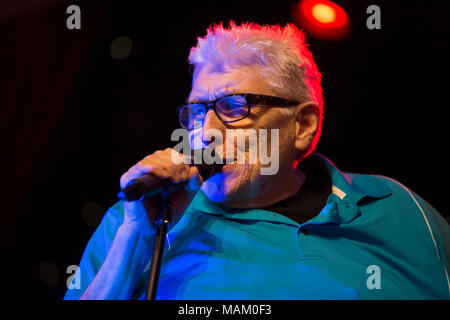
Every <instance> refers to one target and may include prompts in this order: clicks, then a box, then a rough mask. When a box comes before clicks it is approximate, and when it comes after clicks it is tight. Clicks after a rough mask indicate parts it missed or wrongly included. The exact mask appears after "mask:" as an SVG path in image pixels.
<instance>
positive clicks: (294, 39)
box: [189, 21, 323, 151]
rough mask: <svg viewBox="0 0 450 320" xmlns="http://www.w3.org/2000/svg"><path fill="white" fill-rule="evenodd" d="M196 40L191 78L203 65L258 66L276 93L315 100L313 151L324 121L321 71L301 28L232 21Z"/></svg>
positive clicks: (193, 49)
mask: <svg viewBox="0 0 450 320" xmlns="http://www.w3.org/2000/svg"><path fill="white" fill-rule="evenodd" d="M197 40H198V42H197V46H196V47H193V48H191V51H190V55H189V62H190V64H191V65H193V67H194V78H195V76H196V74H198V72H199V71H200V70H201V69H202V68H203V67H204V66H206V65H212V66H214V67H216V68H220V69H224V68H225V67H227V68H230V69H232V68H239V67H241V66H257V67H259V70H260V74H261V76H262V77H264V79H265V80H266V81H267V83H268V85H269V86H270V88H271V89H272V91H273V92H274V93H275V94H276V95H277V96H279V97H282V98H285V99H290V100H296V101H299V102H300V103H302V102H305V101H314V102H315V103H316V104H317V106H318V107H319V110H320V116H319V118H320V120H319V127H318V130H317V132H316V135H315V137H314V140H313V142H312V145H311V148H310V151H312V150H314V148H315V146H316V145H317V143H318V140H319V137H320V133H321V127H322V121H323V97H322V87H321V84H320V82H321V74H320V73H319V71H318V68H317V65H316V64H315V62H314V60H313V57H312V54H311V52H310V51H309V49H308V48H307V43H306V41H305V36H304V34H303V33H302V31H300V30H299V29H298V28H297V27H296V26H294V25H293V24H287V25H286V26H285V27H280V26H279V25H264V26H261V25H258V24H255V23H244V24H242V25H240V26H237V25H236V24H235V23H234V22H233V21H231V22H230V23H229V27H228V28H225V27H224V26H223V25H222V24H220V25H213V26H211V27H210V28H208V30H207V34H206V36H204V37H199V38H198V39H197ZM292 109H293V108H289V109H287V110H292ZM294 111H295V110H294Z"/></svg>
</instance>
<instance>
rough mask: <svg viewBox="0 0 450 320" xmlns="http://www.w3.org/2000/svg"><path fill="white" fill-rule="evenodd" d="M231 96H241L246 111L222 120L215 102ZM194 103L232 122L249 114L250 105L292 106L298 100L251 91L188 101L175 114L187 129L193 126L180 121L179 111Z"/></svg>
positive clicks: (296, 103) (206, 111)
mask: <svg viewBox="0 0 450 320" xmlns="http://www.w3.org/2000/svg"><path fill="white" fill-rule="evenodd" d="M233 96H241V97H244V99H245V101H246V103H247V113H246V114H245V115H244V116H242V117H240V118H238V119H234V120H229V121H226V120H223V119H222V118H221V117H220V114H219V113H218V112H217V110H216V104H217V102H218V101H220V100H221V99H224V98H229V97H233ZM194 104H202V105H204V106H205V115H206V114H207V113H208V111H209V110H211V109H212V110H214V113H215V114H216V116H217V118H219V119H220V121H222V122H224V123H232V122H236V121H240V120H242V119H245V118H247V117H248V116H249V114H250V110H251V108H252V107H254V106H255V105H265V106H294V105H299V104H300V102H298V101H293V100H287V99H284V98H279V97H274V96H268V95H264V94H253V93H233V94H229V95H226V96H223V97H220V98H218V99H216V100H212V101H198V102H197V101H196V102H190V103H187V104H184V105H182V106H181V107H178V109H177V114H178V119H179V121H180V124H181V126H182V127H183V128H185V129H188V130H192V129H194V128H186V127H185V126H184V125H183V122H182V121H181V117H180V113H181V111H182V110H183V109H184V108H186V107H188V106H190V105H194Z"/></svg>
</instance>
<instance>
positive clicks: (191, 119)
mask: <svg viewBox="0 0 450 320" xmlns="http://www.w3.org/2000/svg"><path fill="white" fill-rule="evenodd" d="M298 104H300V102H297V101H292V100H286V99H283V98H278V97H273V96H266V95H262V94H253V93H239V94H230V95H227V96H224V97H221V98H219V99H217V100H213V101H205V102H193V103H188V104H186V105H184V106H181V107H180V108H178V118H179V119H180V124H181V126H182V127H183V128H185V129H188V130H192V129H196V128H200V127H202V126H203V122H204V120H205V117H206V113H207V112H208V111H209V110H210V109H212V110H214V112H215V113H216V115H217V117H218V118H219V119H220V120H221V121H222V122H224V123H231V122H236V121H239V120H242V119H244V118H246V117H248V115H249V114H250V109H251V108H252V107H253V106H255V105H266V106H294V105H298Z"/></svg>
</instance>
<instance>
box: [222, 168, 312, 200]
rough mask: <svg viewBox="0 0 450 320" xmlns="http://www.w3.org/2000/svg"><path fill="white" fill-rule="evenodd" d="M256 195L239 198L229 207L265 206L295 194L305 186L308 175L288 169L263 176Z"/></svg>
mask: <svg viewBox="0 0 450 320" xmlns="http://www.w3.org/2000/svg"><path fill="white" fill-rule="evenodd" d="M262 177H265V178H261V179H260V180H261V181H259V182H258V188H257V189H258V190H257V191H256V192H255V196H254V197H250V198H248V197H246V199H239V200H237V201H235V203H233V204H230V205H228V206H229V207H233V208H238V209H251V208H263V207H267V206H270V205H273V204H275V203H277V202H280V201H282V200H284V199H287V198H289V197H292V196H293V195H295V194H296V193H297V192H298V191H299V190H300V188H301V187H302V186H303V184H304V182H305V179H306V175H305V174H304V173H303V172H302V171H300V170H292V169H291V170H287V171H286V172H285V173H284V174H277V175H275V176H262Z"/></svg>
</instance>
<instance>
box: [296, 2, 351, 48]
mask: <svg viewBox="0 0 450 320" xmlns="http://www.w3.org/2000/svg"><path fill="white" fill-rule="evenodd" d="M293 16H294V19H295V20H296V21H297V22H298V23H299V24H300V26H301V27H302V28H303V29H304V30H305V31H306V33H308V34H310V35H311V36H313V37H316V38H322V39H327V40H338V39H342V38H344V37H346V36H348V35H349V33H350V20H349V18H348V16H347V13H346V12H345V10H344V9H342V8H341V7H340V6H338V5H337V4H335V3H333V2H331V1H328V0H302V1H299V2H298V3H297V4H296V5H295V6H294V9H293Z"/></svg>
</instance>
